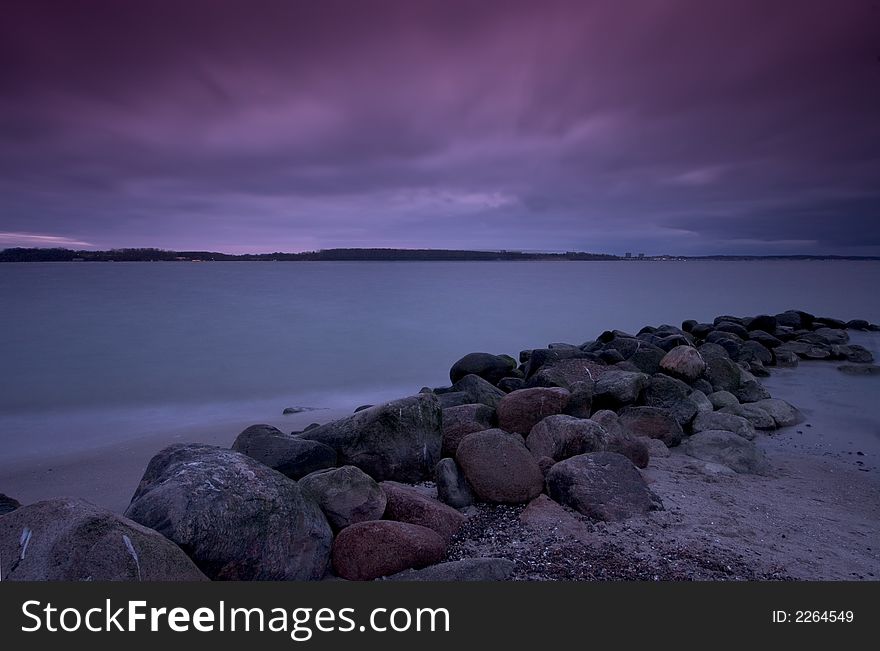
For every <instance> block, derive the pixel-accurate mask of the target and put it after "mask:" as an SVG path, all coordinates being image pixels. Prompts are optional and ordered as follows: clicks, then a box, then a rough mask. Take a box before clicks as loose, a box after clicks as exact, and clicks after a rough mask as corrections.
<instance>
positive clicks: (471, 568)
mask: <svg viewBox="0 0 880 651" xmlns="http://www.w3.org/2000/svg"><path fill="white" fill-rule="evenodd" d="M515 568H516V565H515V563H514V562H513V561H511V560H508V559H506V558H464V559H462V560H460V561H447V562H446V563H438V564H437V565H429V566H428V567H426V568H424V569H421V570H404V571H403V572H400V573H398V574H393V575H391V576H388V577H385V580H386V581H507V580H508V579H509V578H510V577H511V575H512V574H513V571H514V569H515Z"/></svg>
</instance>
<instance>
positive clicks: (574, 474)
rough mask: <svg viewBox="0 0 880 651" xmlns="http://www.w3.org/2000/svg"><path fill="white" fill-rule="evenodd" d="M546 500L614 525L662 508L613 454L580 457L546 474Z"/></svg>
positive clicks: (632, 469)
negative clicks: (548, 499) (551, 500)
mask: <svg viewBox="0 0 880 651" xmlns="http://www.w3.org/2000/svg"><path fill="white" fill-rule="evenodd" d="M547 492H548V494H549V495H550V497H551V498H552V499H553V500H555V501H556V502H559V503H560V504H564V505H565V506H568V507H570V508H573V509H574V510H576V511H578V512H579V513H582V514H583V515H586V516H588V517H591V518H595V519H597V520H604V521H606V522H615V521H619V520H626V519H628V518H631V517H634V516H638V515H644V514H646V513H648V512H649V511H654V510H657V509H661V508H662V502H661V501H660V498H659V497H657V496H656V495H654V493H652V492H651V490H650V489H649V488H648V485H647V484H646V483H645V480H644V479H643V478H642V475H641V473H640V472H639V471H638V469H637V468H636V467H635V466H634V465H633V464H632V462H631V461H630V460H629V459H627V458H626V457H624V456H623V455H620V454H616V453H614V452H593V453H590V454H580V455H578V456H575V457H571V458H569V459H566V460H565V461H560V462H559V463H557V464H555V465H554V466H553V467H552V468H551V469H550V472H548V473H547Z"/></svg>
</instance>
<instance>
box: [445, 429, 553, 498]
mask: <svg viewBox="0 0 880 651" xmlns="http://www.w3.org/2000/svg"><path fill="white" fill-rule="evenodd" d="M455 460H456V462H457V463H458V466H459V468H461V470H462V472H463V473H464V476H465V478H466V479H467V482H468V484H469V485H470V487H471V490H472V491H473V493H474V495H475V496H476V497H477V498H478V499H480V500H482V501H485V502H501V503H505V504H524V503H525V502H528V501H529V500H532V499H534V498H535V497H537V496H538V495H540V494H541V491H542V490H543V487H544V476H543V474H542V473H541V469H540V467H539V466H538V462H537V461H536V460H535V458H534V457H533V456H532V453H531V452H529V450H528V448H526V446H525V443H524V442H523V439H522V437H521V436H519V435H518V434H508V433H507V432H504V431H502V430H500V429H489V430H485V431H482V432H474V433H473V434H468V435H467V436H466V437H464V439H463V440H462V442H461V443H460V444H459V446H458V450H457V451H456V453H455Z"/></svg>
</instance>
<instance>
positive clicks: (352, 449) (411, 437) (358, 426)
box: [302, 393, 442, 482]
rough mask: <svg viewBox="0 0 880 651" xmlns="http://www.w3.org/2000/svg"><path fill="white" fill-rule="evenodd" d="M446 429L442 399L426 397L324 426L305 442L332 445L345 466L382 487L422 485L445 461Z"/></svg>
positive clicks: (307, 433) (371, 409) (366, 411)
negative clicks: (442, 454) (389, 482)
mask: <svg viewBox="0 0 880 651" xmlns="http://www.w3.org/2000/svg"><path fill="white" fill-rule="evenodd" d="M440 423H441V410H440V405H439V404H438V403H437V399H436V398H435V397H434V396H433V395H431V394H425V393H423V394H419V395H417V396H413V397H410V398H404V399H402V400H395V401H393V402H388V403H386V404H384V405H377V406H376V407H371V408H370V409H365V410H364V411H359V412H358V413H356V414H352V415H351V416H348V417H346V418H343V419H341V420H337V421H334V422H332V423H327V424H326V425H321V427H316V428H315V429H313V430H310V431H308V432H304V433H303V434H302V438H305V439H310V440H313V441H318V442H319V443H323V444H325V445H329V446H330V447H331V448H333V449H334V450H336V454H337V455H338V460H339V463H341V464H344V465H350V466H357V467H358V468H360V469H361V470H363V471H364V472H366V473H367V474H368V475H370V476H371V477H373V478H374V479H376V480H377V481H382V480H386V479H392V480H395V481H403V482H416V481H420V480H422V479H425V478H427V477H430V476H431V473H432V472H433V470H434V466H435V465H437V462H438V461H439V460H440V446H441V441H442V430H441V426H440Z"/></svg>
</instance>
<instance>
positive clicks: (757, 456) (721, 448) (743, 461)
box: [682, 430, 769, 475]
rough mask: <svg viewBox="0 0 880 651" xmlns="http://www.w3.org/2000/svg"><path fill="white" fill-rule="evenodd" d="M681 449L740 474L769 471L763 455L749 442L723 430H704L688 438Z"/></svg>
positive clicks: (756, 473)
mask: <svg viewBox="0 0 880 651" xmlns="http://www.w3.org/2000/svg"><path fill="white" fill-rule="evenodd" d="M682 449H683V450H684V452H685V454H688V455H690V456H692V457H694V458H696V459H701V460H703V461H711V462H713V463H720V464H722V465H725V466H727V467H728V468H731V469H733V470H735V471H736V472H738V473H742V474H753V475H763V474H767V472H768V471H769V464H768V462H767V458H766V456H765V455H764V453H763V452H762V451H761V450H760V449H758V447H757V446H755V444H754V443H752V442H751V441H749V440H747V439H745V438H743V437H742V436H739V435H738V434H734V433H733V432H729V431H724V430H706V431H703V432H699V433H697V434H694V435H693V436H690V437H688V439H687V440H686V441H685V442H684V443H682Z"/></svg>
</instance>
